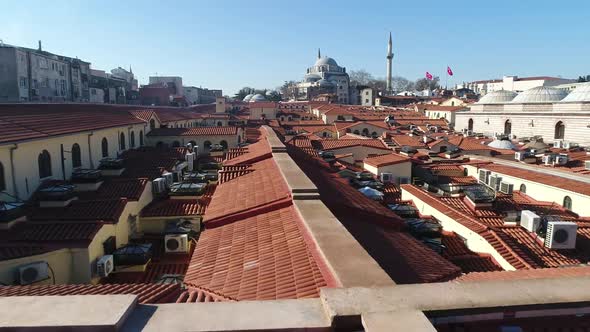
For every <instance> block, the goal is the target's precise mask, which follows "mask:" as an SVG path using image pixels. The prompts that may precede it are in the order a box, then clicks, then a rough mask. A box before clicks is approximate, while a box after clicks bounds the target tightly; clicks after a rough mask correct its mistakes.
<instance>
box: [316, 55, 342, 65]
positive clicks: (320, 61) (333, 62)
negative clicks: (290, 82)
mask: <svg viewBox="0 0 590 332" xmlns="http://www.w3.org/2000/svg"><path fill="white" fill-rule="evenodd" d="M315 65H316V66H324V65H330V66H338V64H337V63H336V60H334V59H332V58H330V57H327V56H325V57H322V58H319V59H318V60H317V61H316V62H315Z"/></svg>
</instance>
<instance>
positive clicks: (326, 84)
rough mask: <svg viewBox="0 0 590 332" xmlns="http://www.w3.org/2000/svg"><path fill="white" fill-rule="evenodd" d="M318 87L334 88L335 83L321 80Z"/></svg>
mask: <svg viewBox="0 0 590 332" xmlns="http://www.w3.org/2000/svg"><path fill="white" fill-rule="evenodd" d="M318 85H319V86H320V87H330V86H334V83H332V82H330V81H328V80H326V79H323V78H322V79H321V80H319V81H318Z"/></svg>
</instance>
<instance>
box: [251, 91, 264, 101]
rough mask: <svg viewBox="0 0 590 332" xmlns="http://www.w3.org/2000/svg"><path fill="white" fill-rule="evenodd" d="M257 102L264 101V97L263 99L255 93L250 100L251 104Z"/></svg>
mask: <svg viewBox="0 0 590 332" xmlns="http://www.w3.org/2000/svg"><path fill="white" fill-rule="evenodd" d="M257 101H266V97H264V96H263V95H261V94H260V93H257V94H255V95H253V96H252V98H250V102H251V103H255V102H257Z"/></svg>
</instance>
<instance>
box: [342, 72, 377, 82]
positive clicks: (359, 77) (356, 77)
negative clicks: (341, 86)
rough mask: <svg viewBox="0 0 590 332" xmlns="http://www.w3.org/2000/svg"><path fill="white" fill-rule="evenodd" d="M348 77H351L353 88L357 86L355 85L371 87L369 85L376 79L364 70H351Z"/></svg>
mask: <svg viewBox="0 0 590 332" xmlns="http://www.w3.org/2000/svg"><path fill="white" fill-rule="evenodd" d="M348 76H350V84H351V85H353V86H355V85H369V83H371V81H374V80H375V78H373V75H371V74H370V73H369V72H367V71H366V70H364V69H360V70H351V71H350V73H348Z"/></svg>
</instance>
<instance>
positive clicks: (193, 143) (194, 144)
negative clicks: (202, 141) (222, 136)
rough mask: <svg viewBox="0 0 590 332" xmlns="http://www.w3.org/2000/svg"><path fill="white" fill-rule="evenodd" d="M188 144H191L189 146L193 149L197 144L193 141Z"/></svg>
mask: <svg viewBox="0 0 590 332" xmlns="http://www.w3.org/2000/svg"><path fill="white" fill-rule="evenodd" d="M189 143H191V144H192V146H193V148H194V147H195V146H197V142H195V141H190V142H189Z"/></svg>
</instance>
